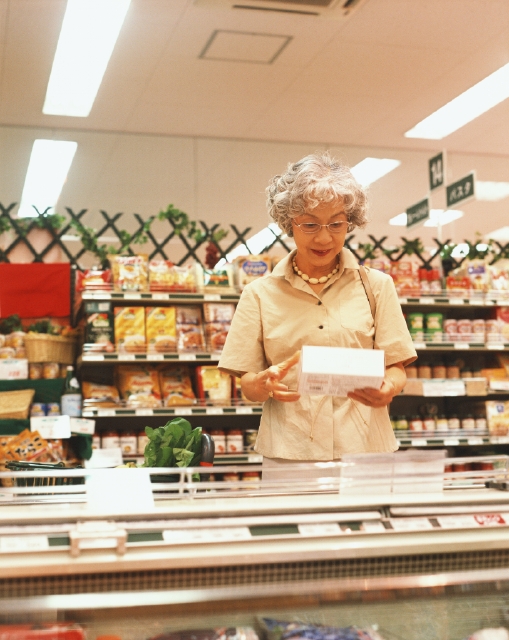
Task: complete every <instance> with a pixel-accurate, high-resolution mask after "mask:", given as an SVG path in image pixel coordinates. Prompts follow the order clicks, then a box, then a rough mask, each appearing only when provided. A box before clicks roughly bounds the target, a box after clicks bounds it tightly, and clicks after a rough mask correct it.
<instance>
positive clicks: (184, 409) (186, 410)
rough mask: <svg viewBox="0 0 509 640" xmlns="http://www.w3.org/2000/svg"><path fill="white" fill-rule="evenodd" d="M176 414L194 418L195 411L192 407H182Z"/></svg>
mask: <svg viewBox="0 0 509 640" xmlns="http://www.w3.org/2000/svg"><path fill="white" fill-rule="evenodd" d="M176 413H178V414H179V415H181V416H192V415H193V410H192V409H191V408H190V407H180V408H179V409H178V411H176Z"/></svg>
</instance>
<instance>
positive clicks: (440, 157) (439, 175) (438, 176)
mask: <svg viewBox="0 0 509 640" xmlns="http://www.w3.org/2000/svg"><path fill="white" fill-rule="evenodd" d="M428 174H429V190H430V191H433V190H434V189H438V188H439V187H443V186H444V184H445V152H444V151H441V152H440V153H439V154H437V155H436V156H433V158H430V159H429V160H428Z"/></svg>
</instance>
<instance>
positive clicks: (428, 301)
mask: <svg viewBox="0 0 509 640" xmlns="http://www.w3.org/2000/svg"><path fill="white" fill-rule="evenodd" d="M419 302H420V303H421V304H435V298H419Z"/></svg>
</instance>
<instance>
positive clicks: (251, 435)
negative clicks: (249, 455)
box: [244, 429, 258, 451]
mask: <svg viewBox="0 0 509 640" xmlns="http://www.w3.org/2000/svg"><path fill="white" fill-rule="evenodd" d="M257 437H258V429H246V430H245V431H244V444H245V446H246V448H247V450H248V451H253V450H254V446H255V444H256V438H257Z"/></svg>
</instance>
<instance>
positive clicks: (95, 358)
mask: <svg viewBox="0 0 509 640" xmlns="http://www.w3.org/2000/svg"><path fill="white" fill-rule="evenodd" d="M103 360H104V356H103V355H102V354H96V353H85V354H84V355H83V362H102V361H103Z"/></svg>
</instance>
